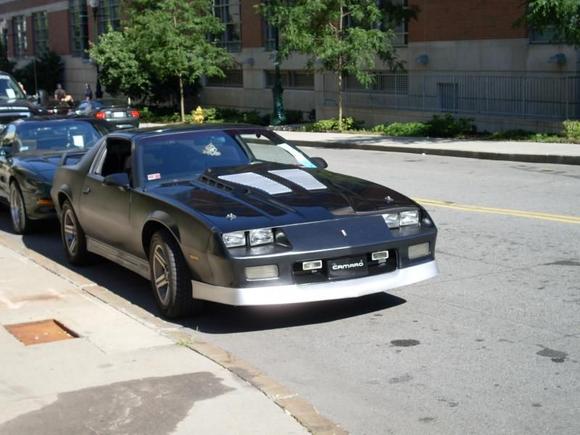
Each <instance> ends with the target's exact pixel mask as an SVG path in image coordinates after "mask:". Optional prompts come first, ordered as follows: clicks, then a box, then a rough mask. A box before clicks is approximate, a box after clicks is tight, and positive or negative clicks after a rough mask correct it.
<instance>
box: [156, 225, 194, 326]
mask: <svg viewBox="0 0 580 435" xmlns="http://www.w3.org/2000/svg"><path fill="white" fill-rule="evenodd" d="M157 246H160V247H161V249H162V250H163V252H164V253H165V258H166V259H167V271H168V275H169V276H168V282H169V288H168V292H169V298H168V302H167V304H164V303H163V301H162V300H161V298H160V297H159V294H158V292H157V288H156V287H155V274H154V267H153V262H154V259H153V257H154V253H155V249H156V248H157ZM149 269H150V280H151V288H152V290H153V295H154V296H155V301H156V302H157V306H158V307H159V310H160V311H161V313H162V314H163V315H164V316H166V317H168V318H176V317H182V316H186V315H190V314H193V312H194V310H195V308H198V309H199V306H200V304H199V302H198V301H195V302H194V301H193V296H192V291H191V272H190V271H189V267H188V266H187V264H186V262H185V260H184V258H183V255H182V253H181V249H180V247H179V244H178V243H177V241H176V240H175V239H174V237H173V236H172V235H171V234H170V233H169V232H168V231H158V232H156V233H155V234H153V237H152V238H151V243H150V246H149ZM194 305H195V307H194ZM196 311H197V310H196Z"/></svg>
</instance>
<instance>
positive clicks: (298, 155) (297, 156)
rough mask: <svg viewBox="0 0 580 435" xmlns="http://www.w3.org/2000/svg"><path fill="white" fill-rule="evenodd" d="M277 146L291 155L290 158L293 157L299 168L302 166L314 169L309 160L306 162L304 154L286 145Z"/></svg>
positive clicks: (314, 166)
mask: <svg viewBox="0 0 580 435" xmlns="http://www.w3.org/2000/svg"><path fill="white" fill-rule="evenodd" d="M277 146H279V147H280V148H282V149H283V150H284V151H286V152H287V153H289V154H291V155H292V157H294V158H295V159H296V161H297V162H298V163H299V164H300V166H302V167H304V168H316V165H315V164H314V163H312V162H311V161H310V160H308V159H307V158H306V157H305V156H304V154H302V153H301V152H299V151H298V150H296V149H294V148H292V147H291V146H290V145H288V144H287V143H280V144H278V145H277Z"/></svg>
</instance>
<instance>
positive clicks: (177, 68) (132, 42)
mask: <svg viewBox="0 0 580 435" xmlns="http://www.w3.org/2000/svg"><path fill="white" fill-rule="evenodd" d="M123 16H125V17H126V21H125V27H124V28H123V30H122V31H121V32H112V31H110V32H108V34H106V35H104V36H102V37H101V38H100V39H99V41H98V43H97V44H96V46H94V47H93V48H91V50H90V54H91V57H92V58H93V59H94V60H95V61H96V62H97V63H98V64H99V65H100V68H101V80H102V82H103V84H105V87H106V88H107V91H110V90H112V91H113V92H115V91H116V92H126V93H128V94H131V93H133V94H134V95H142V94H143V93H144V90H145V89H147V90H148V91H149V92H150V90H151V88H152V87H153V85H154V84H155V83H158V82H165V83H171V82H173V81H176V82H177V84H178V87H179V100H180V110H181V119H182V121H185V102H184V88H185V86H186V85H192V84H194V83H195V82H196V81H197V80H198V79H199V78H200V77H202V76H207V77H213V76H220V77H223V76H224V73H223V68H225V67H227V66H228V65H229V64H230V62H231V56H230V55H229V54H228V52H227V51H226V50H225V49H223V48H220V47H218V46H216V45H215V44H214V43H212V41H211V36H212V35H217V34H219V33H221V32H223V30H224V26H223V24H222V23H221V22H220V21H219V19H218V18H216V17H215V16H214V14H213V1H212V0H164V1H157V0H131V1H125V2H123Z"/></svg>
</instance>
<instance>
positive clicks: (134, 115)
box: [129, 110, 139, 118]
mask: <svg viewBox="0 0 580 435" xmlns="http://www.w3.org/2000/svg"><path fill="white" fill-rule="evenodd" d="M129 115H131V118H139V111H138V110H131V111H130V112H129Z"/></svg>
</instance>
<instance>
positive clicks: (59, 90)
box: [54, 83, 66, 101]
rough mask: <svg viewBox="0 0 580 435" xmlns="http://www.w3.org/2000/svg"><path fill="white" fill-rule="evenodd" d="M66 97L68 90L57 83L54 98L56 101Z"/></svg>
mask: <svg viewBox="0 0 580 435" xmlns="http://www.w3.org/2000/svg"><path fill="white" fill-rule="evenodd" d="M65 97H66V91H65V90H64V89H63V88H62V85H61V84H60V83H57V84H56V89H55V91H54V99H55V100H56V101H62V100H64V98H65Z"/></svg>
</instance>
